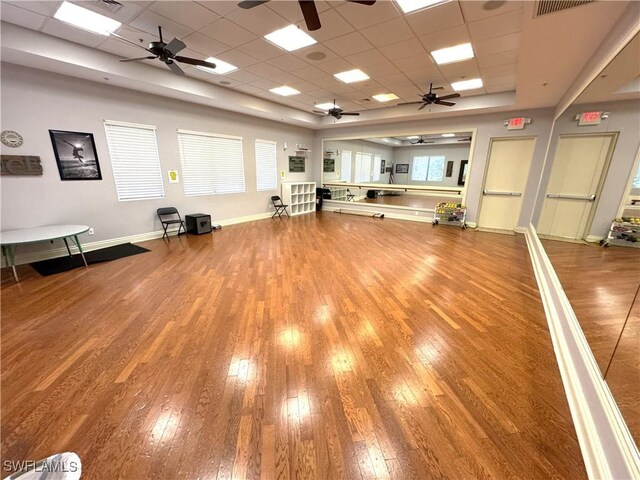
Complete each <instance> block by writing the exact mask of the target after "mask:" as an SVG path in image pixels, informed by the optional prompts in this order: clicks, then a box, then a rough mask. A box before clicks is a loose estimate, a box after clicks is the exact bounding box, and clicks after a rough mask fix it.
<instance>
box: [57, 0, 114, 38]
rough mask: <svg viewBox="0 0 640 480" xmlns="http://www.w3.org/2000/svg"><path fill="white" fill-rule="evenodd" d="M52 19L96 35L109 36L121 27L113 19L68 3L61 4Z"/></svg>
mask: <svg viewBox="0 0 640 480" xmlns="http://www.w3.org/2000/svg"><path fill="white" fill-rule="evenodd" d="M53 18H56V19H58V20H60V21H61V22H64V23H68V24H69V25H73V26H74V27H77V28H81V29H82V30H87V31H89V32H92V33H97V34H98V35H110V34H111V33H113V32H115V31H116V30H117V29H119V28H120V26H121V25H122V24H121V23H120V22H118V21H117V20H114V19H113V18H109V17H105V16H104V15H100V14H99V13H96V12H93V11H91V10H88V9H86V8H82V7H79V6H78V5H74V4H73V3H69V2H62V5H60V8H58V10H57V11H56V13H55V15H54V16H53Z"/></svg>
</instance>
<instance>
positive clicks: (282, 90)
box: [269, 85, 300, 97]
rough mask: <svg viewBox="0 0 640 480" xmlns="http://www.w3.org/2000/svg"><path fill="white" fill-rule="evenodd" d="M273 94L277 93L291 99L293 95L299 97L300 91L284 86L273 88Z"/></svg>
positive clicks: (271, 90)
mask: <svg viewBox="0 0 640 480" xmlns="http://www.w3.org/2000/svg"><path fill="white" fill-rule="evenodd" d="M269 91H270V92H271V93H275V94H276V95H282V96H283V97H290V96H291V95H299V94H300V91H299V90H296V89H295V88H291V87H288V86H287V85H283V86H281V87H276V88H272V89H270V90H269Z"/></svg>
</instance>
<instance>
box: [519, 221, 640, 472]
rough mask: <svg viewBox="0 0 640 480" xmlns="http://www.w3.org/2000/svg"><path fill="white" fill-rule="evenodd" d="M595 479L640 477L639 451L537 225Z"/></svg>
mask: <svg viewBox="0 0 640 480" xmlns="http://www.w3.org/2000/svg"><path fill="white" fill-rule="evenodd" d="M525 237H526V239H527V245H528V247H529V255H530V256H531V263H532V265H533V270H534V273H535V276H536V280H537V282H538V287H539V290H540V297H541V298H542V304H543V306H544V310H545V314H546V317H547V322H548V324H549V332H550V335H551V341H552V343H553V349H554V351H555V354H556V359H557V362H558V368H559V370H560V375H561V377H562V382H563V384H564V389H565V393H566V395H567V401H568V403H569V410H570V411H571V416H572V418H573V423H574V426H575V429H576V434H577V437H578V441H579V443H580V448H581V450H582V456H583V458H584V463H585V467H586V470H587V474H588V476H589V478H590V479H593V480H596V479H597V480H600V479H640V453H639V452H638V448H637V447H636V445H635V443H634V441H633V437H631V433H630V432H629V429H628V428H627V426H626V424H625V422H624V419H623V418H622V414H621V413H620V410H619V408H618V405H617V404H616V402H615V399H614V398H613V395H612V394H611V391H610V390H609V387H608V385H607V384H606V382H605V381H604V379H603V378H602V374H601V373H600V368H599V367H598V364H597V363H596V360H595V358H594V356H593V353H592V351H591V348H590V347H589V344H588V343H587V340H586V338H585V336H584V333H583V332H582V329H581V328H580V324H579V323H578V320H577V318H576V315H575V313H574V311H573V309H572V308H571V304H570V303H569V300H568V298H567V296H566V294H565V292H564V290H563V289H562V286H561V284H560V281H559V280H558V277H557V275H556V273H555V270H554V269H553V266H552V265H551V262H550V261H549V257H548V256H547V254H546V252H545V251H544V248H543V247H542V243H541V242H540V240H539V238H538V236H537V234H536V230H535V228H534V227H533V225H529V227H528V229H527V232H526V234H525Z"/></svg>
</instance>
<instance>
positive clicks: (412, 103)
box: [398, 101, 423, 105]
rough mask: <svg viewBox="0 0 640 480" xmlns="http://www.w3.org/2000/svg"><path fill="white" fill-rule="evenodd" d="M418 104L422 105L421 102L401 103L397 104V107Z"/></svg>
mask: <svg viewBox="0 0 640 480" xmlns="http://www.w3.org/2000/svg"><path fill="white" fill-rule="evenodd" d="M419 103H423V102H421V101H420V102H402V103H398V105H418V104H419Z"/></svg>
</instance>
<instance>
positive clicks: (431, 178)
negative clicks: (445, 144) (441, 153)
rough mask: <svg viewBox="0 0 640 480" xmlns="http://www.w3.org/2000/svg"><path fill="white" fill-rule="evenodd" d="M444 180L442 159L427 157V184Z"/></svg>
mask: <svg viewBox="0 0 640 480" xmlns="http://www.w3.org/2000/svg"><path fill="white" fill-rule="evenodd" d="M443 180H444V157H429V171H428V172H427V182H442V181H443Z"/></svg>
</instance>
